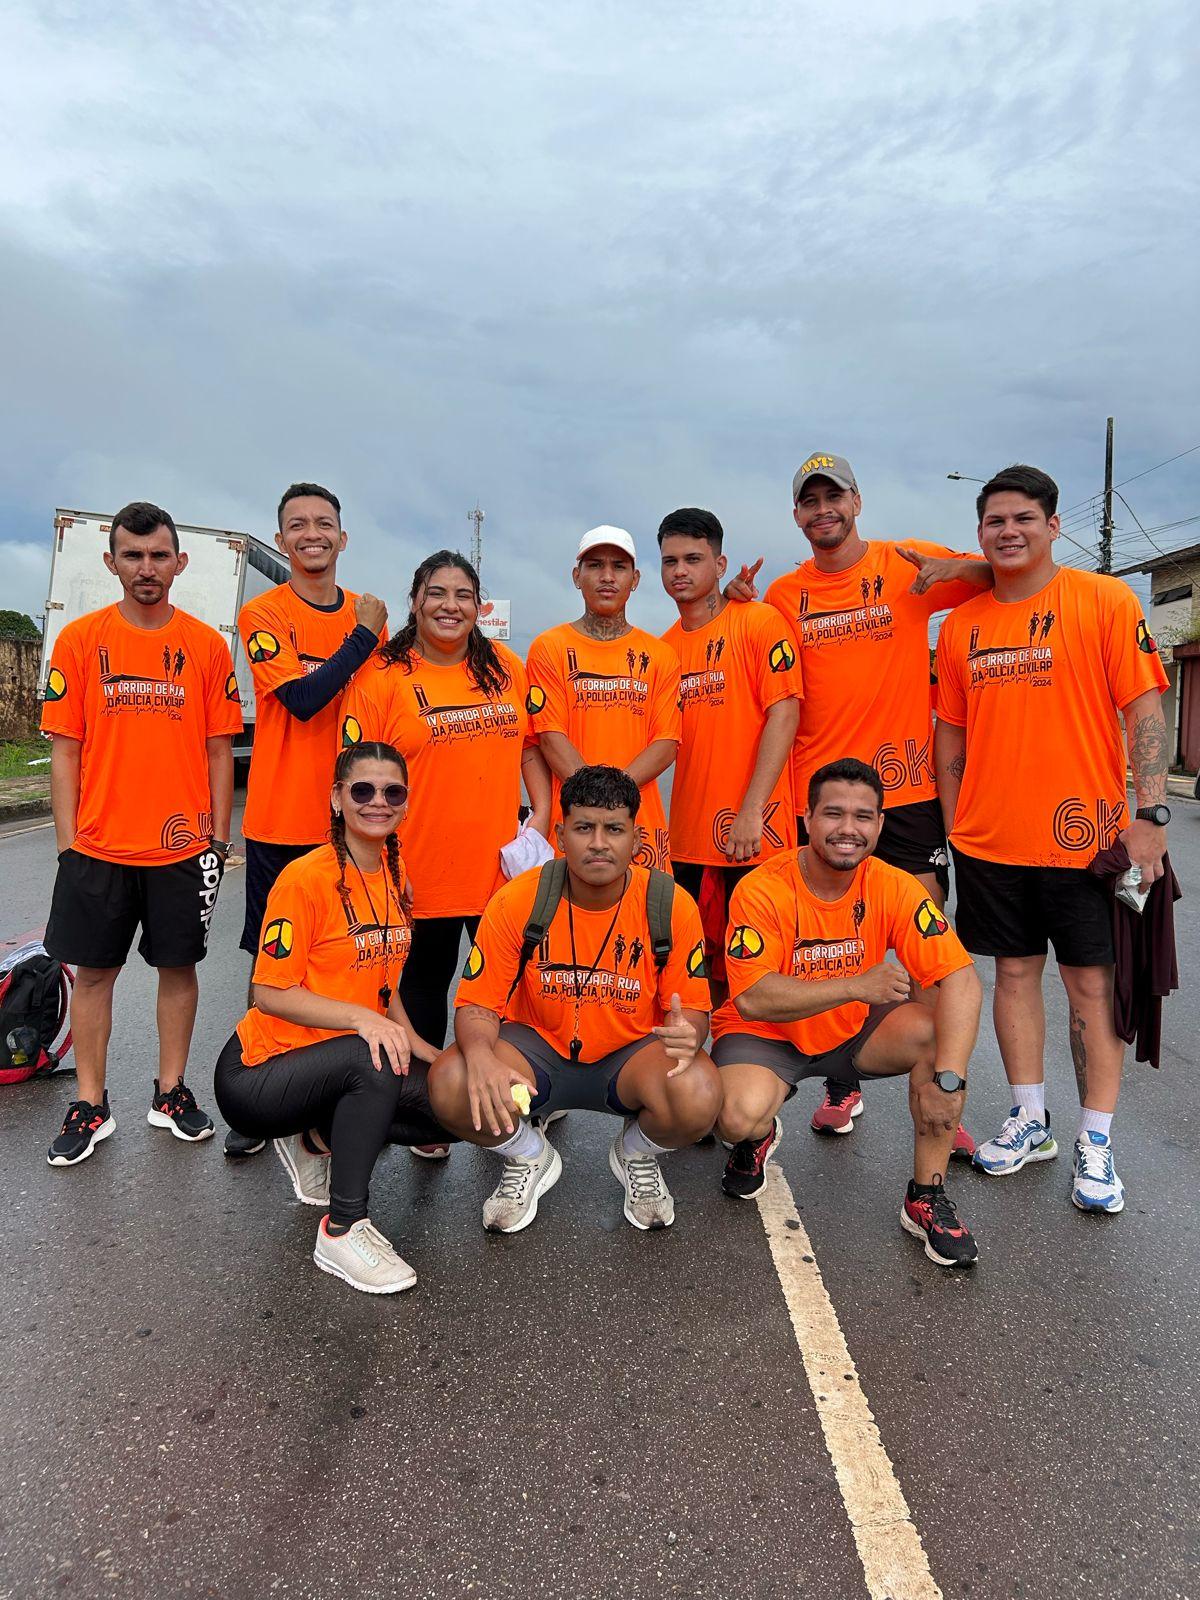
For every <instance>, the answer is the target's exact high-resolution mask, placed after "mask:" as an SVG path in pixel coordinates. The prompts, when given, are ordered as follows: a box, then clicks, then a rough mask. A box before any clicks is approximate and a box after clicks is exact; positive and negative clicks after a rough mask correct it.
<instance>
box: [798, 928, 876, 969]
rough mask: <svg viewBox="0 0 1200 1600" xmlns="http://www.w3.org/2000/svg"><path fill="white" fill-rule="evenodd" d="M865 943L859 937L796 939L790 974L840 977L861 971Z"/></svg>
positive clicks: (865, 950) (865, 948) (865, 949)
mask: <svg viewBox="0 0 1200 1600" xmlns="http://www.w3.org/2000/svg"><path fill="white" fill-rule="evenodd" d="M866 952H867V947H866V945H865V944H864V943H863V941H862V940H861V939H857V938H855V939H796V940H795V941H794V942H793V944H792V972H791V975H792V977H793V978H840V977H845V976H848V975H849V974H851V973H854V972H861V971H862V964H863V958H864V956H865V955H866Z"/></svg>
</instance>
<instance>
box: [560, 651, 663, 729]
mask: <svg viewBox="0 0 1200 1600" xmlns="http://www.w3.org/2000/svg"><path fill="white" fill-rule="evenodd" d="M625 661H626V664H627V665H628V667H629V673H628V675H625V674H623V673H620V672H583V671H581V670H580V666H579V657H578V655H577V654H576V652H575V651H574V650H568V651H567V682H568V683H569V684H570V685H571V687H572V688H573V689H574V690H575V704H576V705H577V706H584V705H588V706H597V705H603V706H612V705H621V706H627V707H628V708H629V710H630V711H631V712H632V713H633V715H634V716H635V717H644V716H645V714H646V700H647V698H648V696H649V694H650V685H649V683H648V682H647V681H646V678H645V676H644V674H645V672H646V670H647V668H648V667H649V665H650V656H649V654H648V653H647V652H646V651H645V650H642V651H640V652H639V651H635V650H632V649H630V650H627V651H626V652H625Z"/></svg>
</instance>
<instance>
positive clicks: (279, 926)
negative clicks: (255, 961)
mask: <svg viewBox="0 0 1200 1600" xmlns="http://www.w3.org/2000/svg"><path fill="white" fill-rule="evenodd" d="M293 937H294V934H293V929H292V925H291V923H290V922H289V921H288V919H287V918H286V917H276V918H275V919H274V921H273V922H268V923H267V925H266V927H265V928H264V929H263V939H262V948H263V955H265V956H271V957H273V958H274V959H275V960H276V961H283V960H285V959H286V958H287V957H288V956H290V955H291V953H292V939H293Z"/></svg>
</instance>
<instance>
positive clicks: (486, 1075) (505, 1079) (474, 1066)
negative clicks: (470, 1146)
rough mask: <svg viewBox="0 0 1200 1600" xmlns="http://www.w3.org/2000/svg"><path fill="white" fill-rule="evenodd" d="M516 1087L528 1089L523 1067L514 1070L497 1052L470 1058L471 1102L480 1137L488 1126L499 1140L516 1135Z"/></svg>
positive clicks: (469, 1082) (468, 1073) (468, 1087)
mask: <svg viewBox="0 0 1200 1600" xmlns="http://www.w3.org/2000/svg"><path fill="white" fill-rule="evenodd" d="M514 1084H520V1085H521V1087H522V1088H526V1089H527V1088H528V1087H529V1080H528V1078H526V1076H525V1074H524V1073H523V1072H522V1071H521V1070H520V1068H519V1067H510V1066H509V1065H508V1063H507V1062H505V1061H502V1060H501V1059H500V1057H499V1056H498V1055H497V1054H496V1053H495V1051H494V1050H487V1051H480V1052H478V1053H477V1054H472V1055H470V1056H468V1057H467V1098H468V1099H469V1100H470V1103H471V1126H472V1127H473V1128H474V1129H475V1132H476V1133H479V1132H481V1131H482V1129H483V1125H484V1123H485V1122H486V1123H487V1125H488V1127H489V1128H490V1129H491V1132H492V1135H493V1137H495V1138H497V1139H498V1138H499V1137H500V1135H501V1134H504V1135H505V1136H506V1137H507V1136H508V1135H510V1134H512V1133H515V1132H516V1127H517V1122H518V1120H519V1117H518V1113H517V1107H516V1104H515V1102H514V1100H513V1097H512V1091H513V1085H514Z"/></svg>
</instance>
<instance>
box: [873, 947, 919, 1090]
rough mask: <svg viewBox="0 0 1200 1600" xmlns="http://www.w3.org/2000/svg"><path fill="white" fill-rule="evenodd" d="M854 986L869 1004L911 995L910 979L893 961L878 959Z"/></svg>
mask: <svg viewBox="0 0 1200 1600" xmlns="http://www.w3.org/2000/svg"><path fill="white" fill-rule="evenodd" d="M856 987H857V989H858V996H857V998H858V999H859V1000H863V1001H865V1002H866V1004H867V1005H869V1006H886V1005H891V1003H892V1002H893V1001H894V1000H908V999H909V998H911V995H912V979H911V978H910V977H909V975H908V973H907V972H905V970H904V968H903V967H898V966H897V965H896V963H895V962H894V961H880V962H879V963H878V964H877V965H876V966H873V967H868V968H867V970H866V971H865V972H860V973H859V975H858V978H857V980H856ZM939 1092H940V1091H939Z"/></svg>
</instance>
